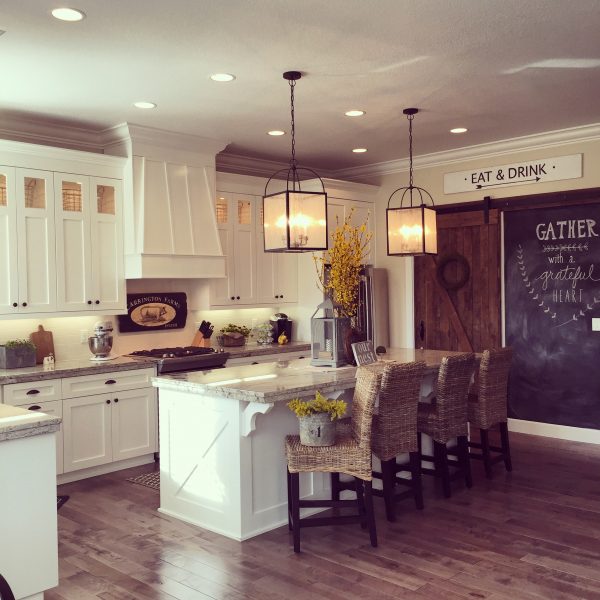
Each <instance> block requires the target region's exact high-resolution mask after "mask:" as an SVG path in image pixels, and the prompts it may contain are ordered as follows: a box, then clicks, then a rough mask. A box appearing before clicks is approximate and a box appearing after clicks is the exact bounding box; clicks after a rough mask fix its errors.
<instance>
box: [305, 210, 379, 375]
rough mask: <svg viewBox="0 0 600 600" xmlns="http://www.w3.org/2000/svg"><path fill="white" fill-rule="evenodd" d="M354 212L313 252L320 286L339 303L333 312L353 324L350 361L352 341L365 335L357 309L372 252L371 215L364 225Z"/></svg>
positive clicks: (348, 349)
mask: <svg viewBox="0 0 600 600" xmlns="http://www.w3.org/2000/svg"><path fill="white" fill-rule="evenodd" d="M353 212H354V211H353V209H351V210H350V212H349V214H348V216H347V217H346V218H345V219H344V222H343V223H342V224H341V225H338V227H337V228H336V230H335V231H334V232H333V233H332V234H331V244H330V247H329V250H327V251H326V252H323V253H322V255H318V254H313V260H314V263H315V268H316V270H317V277H318V286H319V288H320V289H321V290H322V291H323V293H324V294H325V296H327V297H329V298H330V299H331V300H332V301H333V302H334V304H335V305H336V314H335V315H333V316H335V317H347V318H349V319H350V328H349V330H348V331H347V332H346V334H345V338H346V339H344V345H345V350H346V360H347V362H349V363H350V364H356V362H355V361H354V355H353V353H352V346H351V344H352V343H353V342H357V341H362V340H363V339H364V338H363V336H362V333H361V332H359V331H358V330H357V329H356V313H357V311H358V292H359V283H360V277H361V272H362V270H363V268H364V266H365V263H366V259H367V256H368V255H369V247H370V243H371V237H372V233H371V232H369V231H367V223H368V217H367V221H365V222H364V223H362V224H361V225H354V224H353V223H352V221H353Z"/></svg>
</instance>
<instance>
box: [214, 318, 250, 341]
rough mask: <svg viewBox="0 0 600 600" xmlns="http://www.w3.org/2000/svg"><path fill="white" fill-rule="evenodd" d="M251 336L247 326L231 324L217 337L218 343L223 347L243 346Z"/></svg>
mask: <svg viewBox="0 0 600 600" xmlns="http://www.w3.org/2000/svg"><path fill="white" fill-rule="evenodd" d="M249 335H250V329H249V328H248V327H246V326H245V325H235V324H234V323H229V324H228V325H225V327H223V329H221V335H220V336H218V337H217V342H219V343H220V344H222V345H223V346H243V345H244V344H245V343H246V338H247V337H248V336H249Z"/></svg>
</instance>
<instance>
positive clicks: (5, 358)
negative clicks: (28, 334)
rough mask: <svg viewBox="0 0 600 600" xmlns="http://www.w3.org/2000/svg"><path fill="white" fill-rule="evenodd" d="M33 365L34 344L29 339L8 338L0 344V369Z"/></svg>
mask: <svg viewBox="0 0 600 600" xmlns="http://www.w3.org/2000/svg"><path fill="white" fill-rule="evenodd" d="M23 367H35V345H34V344H33V342H30V341H29V340H9V341H8V342H6V343H5V344H4V345H1V346H0V369H21V368H23Z"/></svg>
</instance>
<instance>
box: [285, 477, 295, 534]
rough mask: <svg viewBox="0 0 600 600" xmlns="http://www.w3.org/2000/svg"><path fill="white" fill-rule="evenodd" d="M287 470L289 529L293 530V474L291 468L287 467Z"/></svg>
mask: <svg viewBox="0 0 600 600" xmlns="http://www.w3.org/2000/svg"><path fill="white" fill-rule="evenodd" d="M286 471H287V494H288V529H289V530H290V531H292V530H293V529H294V528H293V526H292V506H293V503H292V479H291V478H292V474H291V473H290V471H289V469H287V468H286Z"/></svg>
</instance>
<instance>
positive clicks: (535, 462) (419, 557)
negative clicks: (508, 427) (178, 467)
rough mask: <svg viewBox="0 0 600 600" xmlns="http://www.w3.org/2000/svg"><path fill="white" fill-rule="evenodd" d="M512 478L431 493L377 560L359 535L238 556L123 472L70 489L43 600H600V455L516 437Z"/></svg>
mask: <svg viewBox="0 0 600 600" xmlns="http://www.w3.org/2000/svg"><path fill="white" fill-rule="evenodd" d="M511 443H512V450H513V464H514V467H515V470H514V471H513V473H512V474H506V473H505V472H504V470H503V467H502V466H501V465H496V467H495V477H494V479H493V480H492V481H491V482H489V481H487V480H486V479H485V478H484V477H483V465H482V464H481V463H480V462H473V472H474V487H473V489H471V490H466V489H464V488H461V487H460V486H459V483H458V482H456V483H455V486H457V487H456V488H455V489H456V492H455V493H454V494H453V496H452V498H451V499H450V500H444V499H443V498H442V497H441V494H440V490H439V489H438V488H437V487H435V485H434V481H433V480H432V478H429V477H427V478H425V479H426V482H425V483H426V489H425V510H424V511H417V510H415V509H414V505H413V504H412V503H411V502H410V501H408V502H406V503H404V504H401V505H399V507H398V508H399V510H398V519H397V522H396V523H394V524H391V525H390V524H388V523H387V522H386V521H385V519H384V511H383V505H382V500H381V499H379V498H376V499H375V509H376V512H377V527H378V534H379V547H378V548H371V546H370V545H369V542H368V535H367V533H366V532H365V531H362V530H361V529H360V528H359V526H355V525H351V526H342V527H336V528H329V527H328V528H314V529H305V530H303V531H302V550H303V551H302V553H301V554H300V555H294V553H293V551H292V549H291V545H290V537H289V534H288V531H287V527H284V528H280V529H278V530H276V531H272V532H270V533H267V534H264V535H262V536H259V537H256V538H253V539H252V540H249V541H247V542H243V543H239V542H235V541H233V540H228V539H226V538H223V537H220V536H218V535H215V534H212V533H210V532H208V531H204V530H201V529H199V528H196V527H193V526H190V525H185V524H184V523H181V522H179V521H176V520H174V519H170V518H168V517H165V516H163V515H160V514H159V513H157V512H156V510H155V509H156V507H157V505H158V493H157V492H155V491H153V490H151V489H149V488H145V487H142V486H139V485H134V484H131V483H127V482H125V478H126V477H130V476H131V475H134V474H139V473H140V472H144V471H147V470H148V467H146V468H137V469H131V470H129V471H121V472H119V473H116V474H111V475H106V476H102V477H97V478H94V479H88V480H85V481H81V482H76V483H72V484H67V485H64V486H61V487H60V489H59V493H61V494H69V495H70V496H71V499H70V500H69V501H68V502H67V503H66V504H65V505H64V506H63V507H62V508H61V509H60V511H59V519H58V525H59V539H60V546H59V556H60V586H59V587H58V588H55V589H54V590H52V591H50V592H47V594H46V600H92V599H98V598H102V599H103V600H134V599H136V600H139V599H154V598H177V599H180V600H192V599H196V598H202V599H204V598H214V599H227V600H238V599H242V598H252V599H256V600H279V599H284V598H285V599H305V598H332V599H339V600H342V599H360V600H370V599H375V598H377V599H380V598H381V599H384V600H385V599H390V600H391V599H392V598H393V599H407V600H409V599H415V600H417V599H420V600H424V599H428V600H437V599H443V600H446V599H448V600H453V599H456V600H464V599H466V598H468V599H471V600H472V599H486V600H539V599H542V598H543V599H544V600H549V599H556V600H558V599H567V598H568V599H575V598H577V599H582V598H583V599H596V598H598V599H600V446H591V445H586V444H576V443H571V442H562V441H557V440H549V439H545V438H540V437H533V436H525V435H518V434H512V435H511Z"/></svg>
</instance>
